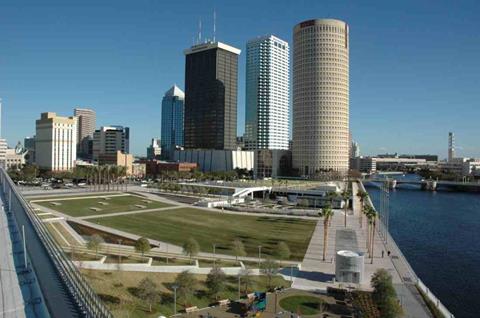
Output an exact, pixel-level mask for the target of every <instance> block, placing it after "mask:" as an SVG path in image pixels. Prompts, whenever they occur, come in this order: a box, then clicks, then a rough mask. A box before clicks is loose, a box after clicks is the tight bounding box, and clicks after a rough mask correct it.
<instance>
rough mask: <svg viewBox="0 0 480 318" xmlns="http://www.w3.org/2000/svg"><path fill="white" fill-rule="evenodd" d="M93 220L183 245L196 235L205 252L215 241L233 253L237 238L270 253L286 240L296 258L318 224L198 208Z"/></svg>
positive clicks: (218, 248)
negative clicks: (234, 242) (233, 244)
mask: <svg viewBox="0 0 480 318" xmlns="http://www.w3.org/2000/svg"><path fill="white" fill-rule="evenodd" d="M90 221H91V222H94V223H97V224H100V225H104V226H108V227H112V228H115V229H119V230H122V231H125V232H129V233H133V234H137V235H141V236H146V237H148V238H151V239H156V240H160V241H165V242H169V243H172V244H177V245H180V246H181V245H183V243H184V242H185V240H187V239H188V238H189V237H193V238H194V239H196V240H197V241H198V243H199V244H200V249H201V250H202V251H205V252H212V244H213V243H215V244H216V252H217V253H219V254H231V255H233V252H232V251H231V244H232V242H233V241H234V240H235V239H237V238H238V239H240V240H242V241H243V243H244V245H245V247H246V251H247V253H248V255H249V256H254V257H255V256H258V246H259V245H261V246H262V255H263V256H268V255H273V252H274V249H275V247H276V245H277V244H278V242H279V241H284V242H285V243H286V244H287V245H288V246H289V248H290V250H291V252H292V257H291V259H294V260H301V259H303V255H304V254H305V251H306V249H307V247H308V243H309V242H310V238H311V236H312V234H313V231H314V229H315V224H316V222H315V221H310V220H303V219H293V218H279V217H261V216H245V215H235V214H222V213H220V212H208V211H205V210H200V209H194V208H181V209H175V210H171V211H170V210H167V211H162V212H147V213H141V214H132V215H123V216H116V217H109V218H98V219H91V220H90Z"/></svg>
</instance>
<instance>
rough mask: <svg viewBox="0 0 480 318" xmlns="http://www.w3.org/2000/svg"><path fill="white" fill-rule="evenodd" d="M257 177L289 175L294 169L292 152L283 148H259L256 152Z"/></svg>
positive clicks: (254, 172) (255, 166)
mask: <svg viewBox="0 0 480 318" xmlns="http://www.w3.org/2000/svg"><path fill="white" fill-rule="evenodd" d="M254 162H255V164H254V170H253V176H254V177H255V179H257V178H258V179H263V178H277V177H282V176H283V177H284V176H288V174H289V172H290V171H291V169H292V152H291V151H289V150H281V149H258V150H255V154H254Z"/></svg>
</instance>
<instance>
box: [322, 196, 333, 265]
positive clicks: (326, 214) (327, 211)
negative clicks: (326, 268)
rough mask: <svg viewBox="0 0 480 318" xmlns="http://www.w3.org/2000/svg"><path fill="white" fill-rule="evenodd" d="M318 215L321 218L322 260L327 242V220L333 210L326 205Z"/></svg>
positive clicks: (325, 253) (325, 252)
mask: <svg viewBox="0 0 480 318" xmlns="http://www.w3.org/2000/svg"><path fill="white" fill-rule="evenodd" d="M319 215H320V217H322V218H323V261H325V257H326V255H327V243H328V242H327V241H328V222H329V220H330V218H331V217H332V216H333V210H332V208H331V207H330V205H327V206H325V207H324V208H323V209H322V212H320V213H319Z"/></svg>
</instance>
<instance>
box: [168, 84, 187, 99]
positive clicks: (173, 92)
mask: <svg viewBox="0 0 480 318" xmlns="http://www.w3.org/2000/svg"><path fill="white" fill-rule="evenodd" d="M165 96H177V97H181V98H184V97H185V93H184V92H183V91H182V90H181V89H180V88H179V87H178V86H177V85H173V86H172V88H170V89H169V90H168V91H166V92H165Z"/></svg>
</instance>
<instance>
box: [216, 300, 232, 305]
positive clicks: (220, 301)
mask: <svg viewBox="0 0 480 318" xmlns="http://www.w3.org/2000/svg"><path fill="white" fill-rule="evenodd" d="M218 304H219V305H220V306H226V305H228V304H230V299H222V300H219V301H218Z"/></svg>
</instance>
